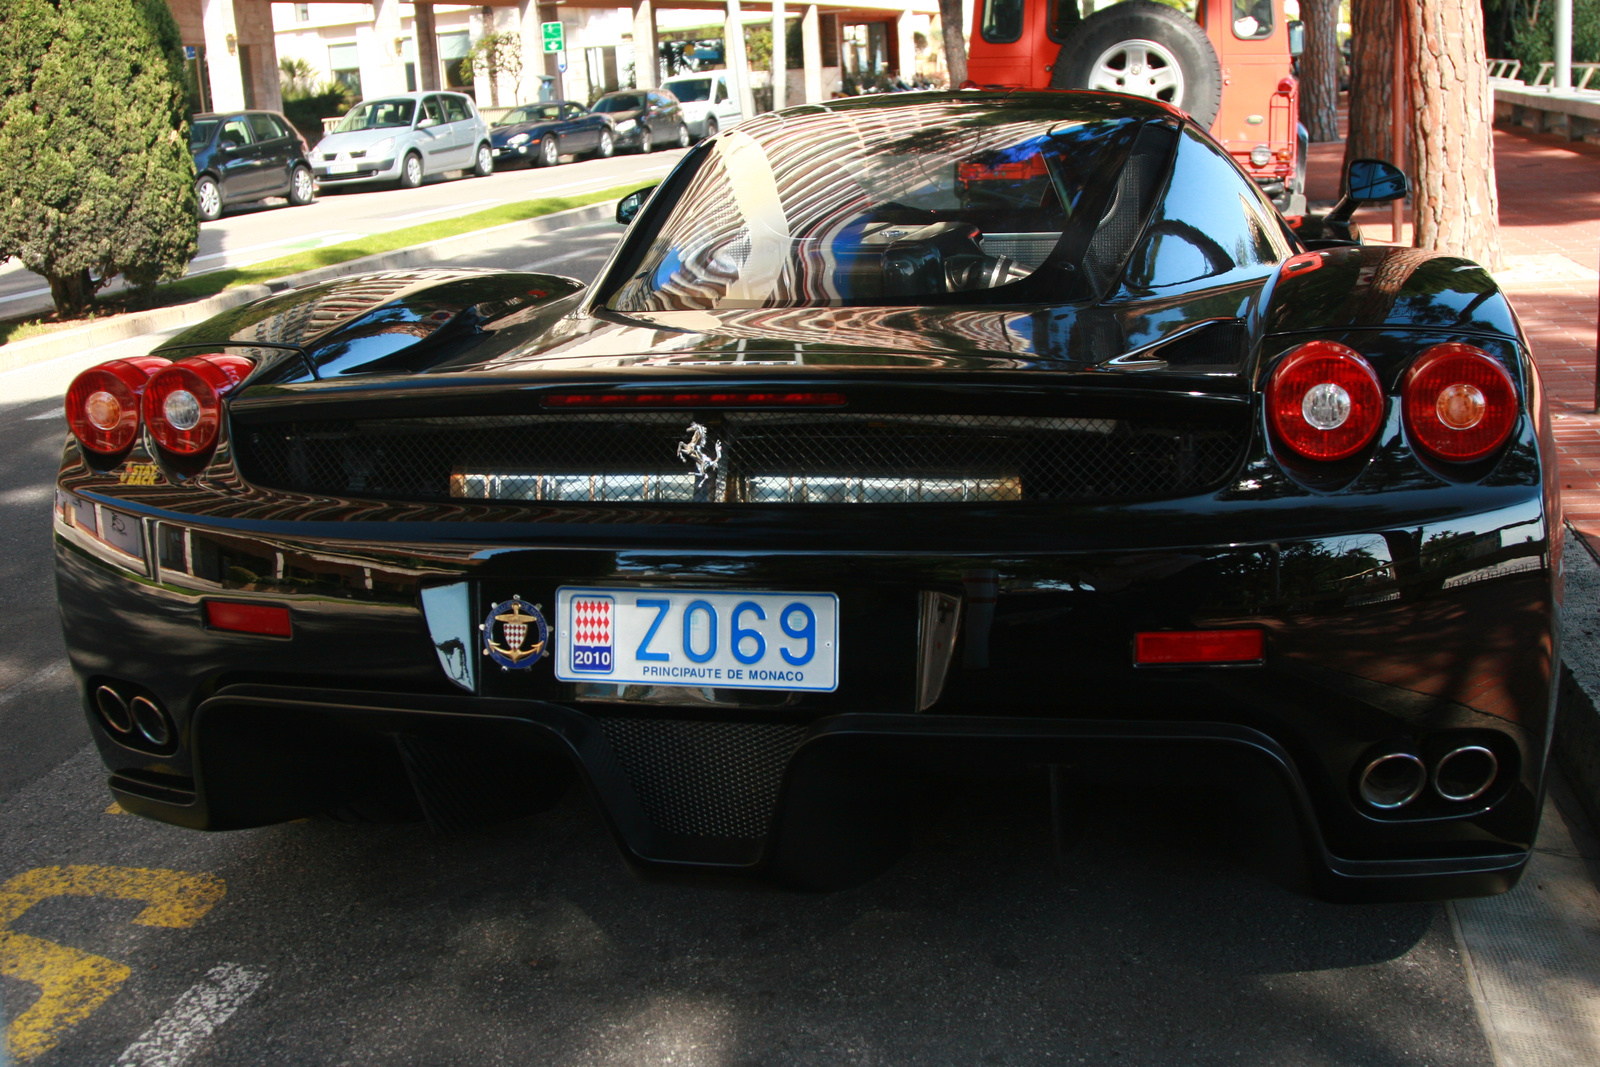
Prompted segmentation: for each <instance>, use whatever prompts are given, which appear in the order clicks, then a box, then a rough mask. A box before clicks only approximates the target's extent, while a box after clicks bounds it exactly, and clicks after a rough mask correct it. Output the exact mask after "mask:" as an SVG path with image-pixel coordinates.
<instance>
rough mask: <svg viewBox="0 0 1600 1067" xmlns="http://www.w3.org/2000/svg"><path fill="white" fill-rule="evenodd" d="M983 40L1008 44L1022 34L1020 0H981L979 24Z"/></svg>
mask: <svg viewBox="0 0 1600 1067" xmlns="http://www.w3.org/2000/svg"><path fill="white" fill-rule="evenodd" d="M979 29H980V32H982V34H983V39H984V40H985V41H990V42H992V43H994V44H1009V43H1010V42H1012V41H1015V40H1017V39H1018V38H1019V37H1021V36H1022V0H983V22H982V23H981V24H980V26H979Z"/></svg>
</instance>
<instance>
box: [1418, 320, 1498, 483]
mask: <svg viewBox="0 0 1600 1067" xmlns="http://www.w3.org/2000/svg"><path fill="white" fill-rule="evenodd" d="M1401 398H1402V409H1403V411H1404V412H1405V420H1406V432H1407V433H1409V434H1410V435H1411V440H1412V441H1413V442H1414V443H1416V444H1418V445H1420V446H1421V447H1422V448H1423V449H1424V450H1425V451H1427V452H1428V453H1430V454H1431V455H1433V456H1436V457H1438V458H1439V459H1443V460H1449V461H1451V462H1453V463H1466V462H1470V461H1471V460H1475V459H1483V458H1484V457H1485V456H1487V455H1489V454H1491V453H1492V452H1494V451H1495V449H1497V448H1499V447H1500V446H1501V445H1503V444H1505V443H1506V438H1507V437H1509V436H1511V429H1512V427H1514V426H1515V425H1516V424H1517V415H1518V414H1519V408H1518V406H1517V389H1516V386H1515V385H1513V384H1512V381H1511V375H1510V374H1508V373H1506V369H1505V368H1504V367H1502V366H1501V365H1500V362H1499V361H1498V360H1496V359H1495V358H1494V357H1492V356H1490V355H1489V353H1487V352H1485V351H1483V350H1482V349H1479V348H1473V347H1472V346H1471V345H1463V344H1446V345H1434V346H1433V347H1432V348H1430V349H1428V350H1427V351H1426V352H1424V353H1422V355H1420V356H1418V357H1417V361H1416V362H1415V363H1413V364H1412V365H1411V369H1410V370H1409V371H1407V372H1406V380H1405V384H1404V386H1402V388H1401Z"/></svg>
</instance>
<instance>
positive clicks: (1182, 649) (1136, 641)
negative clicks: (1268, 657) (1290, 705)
mask: <svg viewBox="0 0 1600 1067" xmlns="http://www.w3.org/2000/svg"><path fill="white" fill-rule="evenodd" d="M1265 647H1266V642H1265V639H1264V635H1263V633H1262V632H1261V631H1260V630H1155V631H1151V632H1147V633H1140V634H1134V635H1133V662H1135V663H1137V664H1140V665H1144V666H1160V665H1163V664H1169V665H1175V664H1181V663H1254V662H1256V661H1258V660H1260V659H1261V658H1262V655H1263V654H1264V650H1265Z"/></svg>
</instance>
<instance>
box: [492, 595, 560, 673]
mask: <svg viewBox="0 0 1600 1067" xmlns="http://www.w3.org/2000/svg"><path fill="white" fill-rule="evenodd" d="M478 629H479V630H480V631H481V632H482V633H483V654H484V655H485V656H488V657H489V658H490V659H492V660H494V661H495V662H496V663H498V664H500V669H501V670H503V671H512V670H518V671H520V670H524V669H526V668H528V667H531V666H533V665H534V664H535V663H538V662H539V660H541V659H543V658H544V657H545V656H547V655H549V654H550V653H549V647H550V627H549V625H548V624H546V623H545V621H544V616H543V615H542V614H540V613H539V605H538V604H524V603H523V602H522V597H520V596H514V597H512V598H511V599H510V600H503V601H501V602H500V603H498V604H496V605H495V606H494V607H492V608H490V609H489V617H488V618H487V619H485V620H484V622H483V625H481V626H479V627H478Z"/></svg>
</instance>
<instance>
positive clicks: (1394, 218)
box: [1389, 4, 1408, 244]
mask: <svg viewBox="0 0 1600 1067" xmlns="http://www.w3.org/2000/svg"><path fill="white" fill-rule="evenodd" d="M1407 86H1408V83H1407V81H1406V12H1405V8H1404V7H1402V6H1400V5H1398V4H1397V5H1395V17H1394V87H1393V88H1392V89H1391V90H1390V92H1389V98H1390V100H1392V101H1393V103H1394V107H1393V108H1391V109H1390V111H1391V114H1390V116H1389V143H1390V144H1391V145H1392V146H1393V148H1392V152H1393V154H1394V160H1393V162H1394V165H1395V166H1397V167H1399V168H1400V169H1401V170H1405V169H1406V89H1407ZM1405 217H1406V204H1405V198H1404V197H1402V198H1400V199H1398V200H1395V201H1392V202H1391V203H1390V205H1389V227H1390V234H1391V236H1390V240H1391V241H1393V242H1394V243H1395V244H1399V243H1400V235H1401V233H1402V232H1403V231H1404V228H1405Z"/></svg>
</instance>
